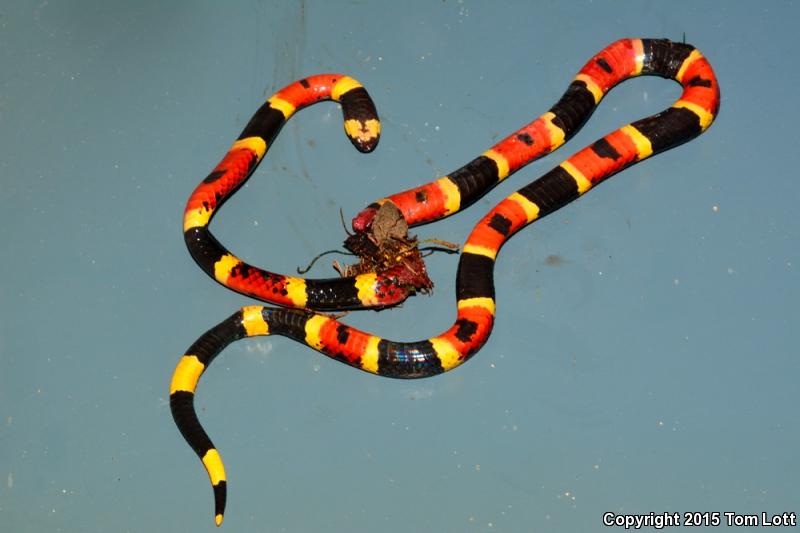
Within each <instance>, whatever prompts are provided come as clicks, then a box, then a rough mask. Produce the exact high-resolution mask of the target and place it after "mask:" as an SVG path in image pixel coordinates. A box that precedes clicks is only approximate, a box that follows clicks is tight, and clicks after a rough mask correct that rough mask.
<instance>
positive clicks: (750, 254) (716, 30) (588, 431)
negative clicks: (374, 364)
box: [0, 0, 800, 532]
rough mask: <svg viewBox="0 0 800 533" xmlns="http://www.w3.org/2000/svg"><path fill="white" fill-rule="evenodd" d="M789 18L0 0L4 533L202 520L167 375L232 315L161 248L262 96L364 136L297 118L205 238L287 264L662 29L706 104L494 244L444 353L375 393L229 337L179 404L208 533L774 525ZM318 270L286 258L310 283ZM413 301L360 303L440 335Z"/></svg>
mask: <svg viewBox="0 0 800 533" xmlns="http://www.w3.org/2000/svg"><path fill="white" fill-rule="evenodd" d="M799 11H800V9H798V4H797V3H796V2H770V3H768V2H764V3H755V2H747V3H745V2H695V1H672V2H638V1H636V2H599V1H594V2H592V1H576V2H557V1H541V2H509V3H505V4H501V3H493V2H477V1H470V0H464V1H450V0H448V1H443V2H421V1H418V2H367V1H364V2H346V3H345V2H338V3H337V2H323V1H311V2H305V3H298V4H294V3H288V2H256V1H250V2H191V3H190V2H183V3H181V2H157V1H140V2H121V1H112V2H100V1H89V0H85V1H76V2H55V1H51V2H48V1H47V0H45V1H43V2H41V1H38V0H37V1H33V2H25V1H21V2H8V3H6V4H5V5H4V6H3V7H2V8H0V67H1V68H2V74H0V80H1V81H0V184H1V185H2V186H1V187H0V205H2V209H0V243H1V244H2V250H3V252H2V259H3V260H2V261H0V280H2V281H0V298H2V306H0V523H2V526H0V529H2V531H9V532H110V531H120V532H127V531H132V532H139V531H142V532H182V531H213V530H214V526H213V520H212V501H211V490H210V488H209V486H208V481H207V478H206V474H205V472H204V471H203V470H202V468H201V465H200V463H199V461H198V460H197V458H196V457H195V456H194V454H193V453H192V452H191V450H190V449H189V448H188V446H186V444H185V443H184V441H183V440H182V438H181V437H180V435H179V434H178V432H177V431H176V429H175V427H174V425H173V422H172V419H171V416H170V413H169V407H168V383H169V379H170V376H171V373H172V370H173V368H174V365H175V363H176V362H177V360H178V358H179V357H180V355H181V354H182V353H183V351H184V350H185V349H186V348H187V347H188V346H189V345H190V344H191V343H192V342H193V341H194V340H195V339H196V338H197V337H198V336H199V335H200V334H201V333H202V332H203V331H205V330H206V329H207V328H209V327H210V326H212V325H214V324H216V323H217V322H218V321H220V320H222V319H223V318H224V317H226V316H228V315H229V314H230V313H232V312H233V311H234V310H235V309H237V308H238V307H239V306H242V305H246V304H251V303H253V301H252V300H248V299H247V298H245V297H243V296H240V295H237V294H235V293H233V292H231V291H229V290H226V289H224V288H223V287H221V286H219V285H217V284H216V283H214V282H213V281H211V280H210V279H209V278H207V277H206V275H205V274H203V273H202V272H201V271H200V270H199V269H198V268H197V266H196V265H195V264H194V263H193V261H192V260H191V258H190V257H189V254H188V253H187V251H186V249H185V246H184V244H183V240H182V236H181V216H182V211H183V206H184V202H185V201H186V198H187V197H188V195H189V193H190V192H191V191H192V189H193V188H194V186H195V185H196V184H197V183H198V182H199V180H200V179H202V178H203V177H205V176H206V174H207V173H208V172H209V171H210V170H211V168H213V166H214V165H215V164H216V163H217V161H218V160H219V159H220V158H221V157H222V156H223V154H224V153H225V151H226V150H227V149H228V147H229V145H230V143H231V142H232V141H233V140H234V139H235V137H236V136H237V135H238V133H239V131H240V130H241V128H242V127H243V126H244V124H245V123H246V122H247V120H248V118H249V117H250V115H251V114H252V113H253V112H254V111H255V110H256V109H257V108H258V106H259V105H260V104H261V103H262V102H263V101H264V100H265V98H267V97H268V96H269V95H270V94H272V93H273V92H274V91H275V90H277V89H279V88H280V87H282V86H284V85H286V84H287V83H289V82H291V81H293V80H295V79H297V78H300V77H302V76H304V75H308V74H312V73H316V72H329V71H334V72H335V71H340V72H345V73H348V74H350V75H352V76H354V77H356V78H357V79H359V80H360V81H361V82H362V83H364V84H365V85H366V86H367V88H368V89H369V91H370V92H371V94H372V96H373V97H374V99H375V101H376V103H377V105H378V108H379V111H380V113H381V117H382V120H383V137H382V143H381V146H380V147H379V148H378V150H377V151H376V152H375V153H373V154H371V155H367V156H365V155H361V154H358V153H357V152H355V150H353V149H352V148H351V146H350V145H349V143H348V141H347V139H346V138H345V137H344V135H343V134H342V133H341V118H340V114H339V111H338V110H337V106H336V105H334V104H321V105H318V106H314V107H313V108H311V109H309V110H306V111H303V112H302V113H300V114H299V115H298V116H296V117H295V118H293V119H292V121H291V122H290V123H289V124H288V126H287V127H286V128H284V130H283V132H282V134H281V135H280V136H279V138H278V139H277V141H276V142H275V143H274V145H273V147H272V149H271V150H270V152H269V154H268V155H267V157H266V160H265V161H264V163H263V164H262V165H261V167H260V168H259V170H258V172H257V173H256V174H255V175H254V177H253V178H252V179H251V181H250V182H249V183H248V185H247V186H246V187H245V188H243V189H242V190H241V191H240V192H239V193H238V194H237V195H236V196H235V197H234V198H233V199H232V200H231V201H230V202H229V203H228V204H227V205H226V206H225V208H224V209H223V210H222V211H221V212H220V214H219V216H218V217H217V218H216V219H215V221H214V224H213V228H214V231H215V233H216V234H217V235H218V236H219V238H220V240H221V241H222V242H223V243H225V244H226V245H227V246H228V247H229V248H230V249H231V250H233V251H235V252H236V253H237V254H239V255H241V256H243V257H245V258H246V259H248V260H249V261H251V262H253V263H254V264H258V265H264V266H268V267H270V268H271V269H273V270H276V271H279V272H293V271H294V268H295V267H296V266H297V265H303V264H306V263H307V262H308V261H309V259H310V258H311V257H313V256H314V255H316V254H317V253H319V252H320V251H323V250H327V249H329V248H333V247H336V246H338V245H339V243H340V242H341V240H342V238H343V237H344V231H343V229H342V227H341V225H340V222H339V209H340V208H341V209H343V211H344V213H345V216H346V217H347V218H349V217H351V216H352V215H353V214H355V213H356V212H358V211H359V210H360V209H361V208H362V207H363V206H365V205H366V204H367V203H369V202H371V201H373V200H375V199H378V198H380V197H383V196H385V195H387V194H391V193H393V192H397V191H400V190H403V189H406V188H409V187H411V186H414V185H417V184H420V183H423V182H427V181H429V180H431V179H433V178H435V177H437V176H440V175H444V174H446V173H448V172H450V171H452V170H454V169H456V168H458V167H459V166H461V165H462V164H464V163H466V162H467V161H469V160H470V159H472V158H473V157H474V156H475V155H477V154H479V153H480V152H482V151H483V150H485V149H486V148H488V147H489V146H491V145H492V144H494V143H495V142H497V141H498V140H500V139H501V138H502V137H504V136H505V135H507V134H509V133H511V132H512V131H514V130H515V129H516V128H518V127H520V126H521V125H523V124H525V123H527V122H528V121H530V120H532V119H533V118H535V117H536V116H538V115H539V114H541V113H542V112H544V111H546V110H547V109H548V108H549V107H550V106H551V105H552V104H553V103H554V102H555V101H556V100H557V99H558V98H559V96H560V95H561V93H562V92H563V90H564V89H565V88H566V86H567V84H568V83H569V81H570V80H571V79H572V77H573V76H574V74H575V73H576V72H577V70H578V69H579V68H580V67H581V66H582V65H583V64H584V63H585V62H586V61H587V60H588V59H589V58H590V57H591V56H592V55H593V54H594V53H596V52H597V51H599V50H600V49H601V48H602V47H603V46H605V45H606V44H608V43H610V42H612V41H614V40H616V39H618V38H621V37H667V38H671V39H673V40H681V39H683V38H684V35H685V38H686V41H687V42H690V43H692V44H694V45H696V46H697V47H698V48H699V49H700V50H701V51H702V52H703V53H704V54H705V55H706V56H707V57H708V58H709V60H710V61H711V63H712V65H713V66H714V68H715V71H716V73H717V75H718V77H719V83H720V86H721V90H722V108H721V111H720V115H719V118H718V120H717V121H716V122H715V124H714V125H713V126H712V127H711V129H710V130H708V131H707V132H706V133H705V134H704V135H702V136H701V137H700V138H698V139H696V140H694V141H692V142H690V143H688V144H686V145H684V146H681V147H679V148H677V149H675V150H672V151H670V152H668V153H666V154H663V155H660V156H658V157H656V158H654V159H652V160H649V161H647V162H645V163H642V164H640V165H638V166H635V167H633V168H631V169H628V170H627V171H625V172H624V173H622V174H620V175H619V176H616V177H614V178H613V179H611V180H610V181H609V182H608V183H606V184H604V185H603V186H601V187H599V188H598V189H597V190H595V191H592V192H591V193H590V194H588V195H587V196H586V197H584V198H582V199H580V200H579V201H577V202H575V203H573V204H571V205H569V206H568V207H566V208H564V209H563V210H561V211H559V212H557V213H555V214H553V215H551V216H550V217H548V218H546V219H544V220H542V221H541V222H537V223H536V224H535V225H533V226H531V227H529V228H527V229H526V230H525V231H523V232H522V233H521V234H519V235H518V236H516V237H515V238H514V239H513V240H512V241H511V242H510V243H509V244H508V245H507V246H505V247H504V248H503V251H502V252H501V254H500V256H499V259H498V261H497V268H496V280H497V282H496V285H497V300H498V313H497V326H496V328H495V330H494V333H493V334H492V337H491V339H490V341H489V343H488V344H487V345H486V347H485V348H484V349H483V350H482V351H481V352H480V353H479V354H478V355H477V356H476V357H475V358H474V359H473V360H472V361H470V362H469V363H468V364H467V365H465V366H463V367H461V368H459V369H457V370H455V371H453V372H451V373H448V374H445V375H443V376H440V377H437V378H433V379H428V380H422V381H414V382H401V381H393V380H389V379H384V378H379V377H375V376H370V375H368V374H364V373H361V372H357V371H354V370H352V369H350V368H348V367H346V366H344V365H341V364H339V363H337V362H335V361H331V360H328V359H326V358H325V357H323V356H321V355H320V354H318V353H315V352H313V351H312V350H310V349H308V348H307V347H305V346H303V345H299V344H296V343H293V342H291V341H289V340H287V339H283V338H280V337H274V338H272V337H270V338H260V339H249V340H246V341H242V342H239V343H236V344H235V345H233V346H231V347H230V348H228V349H227V350H226V351H225V352H224V353H223V355H222V356H221V357H220V358H219V359H218V360H217V362H216V363H215V364H214V365H213V366H212V367H211V369H210V370H209V372H208V373H207V374H206V376H205V378H204V380H203V381H202V382H201V385H200V389H199V395H198V402H197V403H198V410H199V413H200V417H201V419H202V421H203V422H204V424H205V425H206V427H207V429H208V431H209V432H210V434H211V436H212V438H214V439H215V442H216V444H217V446H218V447H219V449H220V450H221V452H222V455H223V457H224V458H225V460H226V465H227V469H228V477H229V487H230V494H229V496H230V498H229V506H228V512H227V514H226V521H225V524H224V526H223V527H224V528H225V530H226V531H229V532H233V531H276V532H315V531H337V532H338V531H342V532H373V531H384V532H400V531H404V532H405V531H424V532H493V531H498V532H501V531H502V532H522V531H525V532H528V531H567V532H573V531H574V532H579V531H598V530H601V529H602V525H601V516H602V514H603V512H605V511H612V512H616V513H649V512H651V511H653V512H656V513H661V512H665V511H670V512H675V511H677V512H681V513H683V512H687V511H712V512H713V511H717V512H725V511H736V512H740V513H746V512H747V513H751V512H752V513H760V512H762V511H765V512H769V513H780V512H784V511H795V512H797V511H800V505H799V504H798V502H800V488H798V480H797V472H798V471H800V461H799V460H798V454H797V450H798V449H800V424H799V422H800V420H799V417H798V411H797V405H798V400H799V399H800V398H798V377H799V375H800V363H799V362H798V357H797V355H798V353H797V352H798V350H797V345H796V342H795V339H794V337H793V336H792V335H793V334H792V331H793V329H792V328H796V327H798V324H799V321H798V318H800V316H799V315H798V311H797V300H798V296H800V294H799V292H800V291H798V288H799V286H800V284H799V283H798V267H800V256H799V255H798V244H800V242H799V241H798V224H797V215H796V202H797V199H798V196H800V186H799V185H798V180H797V154H798V150H797V146H796V144H797V138H796V133H797V124H798V122H800V116H798V106H797V95H796V89H797V86H798V82H799V81H800V80H798V73H797V64H796V57H795V55H796V54H795V50H796V43H795V40H794V38H793V37H792V35H796V28H795V25H796V22H797V20H798V18H799V17H798V15H799V14H800V13H798V12H799ZM679 94H680V88H679V86H678V85H677V84H674V83H671V82H667V81H664V80H661V79H639V80H636V81H631V82H627V83H625V84H623V85H622V86H620V87H618V88H616V89H614V90H613V91H612V92H611V93H610V94H609V95H608V97H607V98H606V100H605V101H604V102H603V104H602V105H601V106H600V108H599V109H598V111H597V112H596V113H595V114H594V116H593V118H592V120H590V122H589V123H588V125H587V126H586V127H585V128H584V129H583V130H582V131H581V132H580V133H579V134H578V135H577V136H576V138H575V139H573V140H572V141H571V142H570V143H569V144H568V145H567V147H565V148H563V149H562V150H560V151H559V152H558V153H557V154H555V155H553V156H550V157H548V158H546V159H544V160H541V161H539V162H536V163H533V164H531V165H530V166H528V167H526V168H525V169H523V170H522V171H520V172H519V173H518V174H516V175H514V176H513V177H512V178H510V179H509V180H508V181H506V182H505V183H503V184H502V185H501V186H499V187H498V188H497V189H495V190H494V191H492V192H491V193H490V194H489V195H487V196H486V197H485V198H484V199H483V200H481V201H480V202H478V204H477V205H475V206H473V207H472V208H471V209H468V210H466V211H465V212H463V213H460V214H458V215H457V216H454V217H451V218H450V219H447V220H445V221H442V222H439V223H437V224H434V225H430V226H425V227H420V228H418V230H416V233H417V234H418V235H419V236H420V237H421V238H429V237H435V238H439V239H445V240H448V241H454V242H458V243H460V242H463V240H464V239H465V238H466V236H467V234H468V232H469V230H470V228H471V227H472V226H473V225H474V224H475V222H476V221H477V220H478V219H479V218H480V216H481V215H482V214H483V213H484V212H486V211H487V210H488V209H489V208H490V207H491V206H492V205H494V204H495V203H496V202H498V201H499V200H500V199H502V198H503V197H505V196H506V195H508V194H509V193H511V192H512V191H514V190H516V189H517V188H519V187H521V186H522V185H524V184H526V183H528V182H529V181H531V180H533V179H534V178H536V177H538V176H539V175H541V174H542V173H544V172H545V171H546V170H548V169H550V168H552V167H553V166H554V165H556V164H557V163H558V162H559V161H561V160H562V159H564V158H565V157H567V156H568V155H569V154H570V153H573V152H575V151H577V150H578V149H580V147H582V146H584V145H586V144H588V143H590V142H592V141H593V140H594V139H596V138H598V137H599V136H601V135H603V134H605V133H606V132H608V131H611V130H612V129H614V128H617V127H619V126H621V125H623V124H626V123H628V122H630V121H632V120H636V119H638V118H641V117H643V116H646V115H648V114H652V113H654V112H657V111H658V110H661V109H663V108H665V107H667V106H668V105H670V104H671V102H673V101H674V100H675V99H676V98H677V96H678V95H679ZM327 259H328V258H326V259H325V260H323V261H322V262H321V263H320V265H319V266H318V267H317V268H315V270H314V271H312V273H311V275H313V276H314V277H325V276H328V275H331V273H332V271H331V270H330V269H329V268H328V265H329V261H328V260H327ZM456 263H457V259H456V257H454V256H448V255H444V254H439V255H434V256H432V257H430V258H429V260H428V264H429V268H430V272H431V275H432V277H433V279H434V281H435V282H436V284H437V288H436V291H435V293H434V295H433V296H432V297H416V298H413V299H412V300H410V301H409V302H408V303H407V304H406V305H404V306H403V307H402V308H400V309H396V310H391V311H386V312H381V313H373V312H361V313H352V314H350V315H348V316H347V317H346V318H345V321H346V322H347V323H349V324H353V325H356V326H359V327H363V328H366V329H368V330H370V331H374V332H375V333H377V334H379V335H382V336H386V337H389V338H393V339H397V340H416V339H419V338H425V337H428V336H431V335H434V334H437V333H439V332H440V331H443V330H444V329H446V328H447V327H449V325H450V324H451V322H452V319H453V316H454V294H453V288H452V287H453V283H454V282H453V280H454V275H455V268H456Z"/></svg>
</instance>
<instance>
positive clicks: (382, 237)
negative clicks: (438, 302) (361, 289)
mask: <svg viewBox="0 0 800 533" xmlns="http://www.w3.org/2000/svg"><path fill="white" fill-rule="evenodd" d="M344 246H345V248H347V249H348V250H350V251H351V252H353V253H354V254H356V255H357V256H358V257H359V258H360V261H359V262H358V263H357V264H355V265H341V264H339V263H338V262H337V261H334V262H333V267H334V268H335V269H336V270H337V271H338V272H339V274H340V275H341V276H343V277H349V276H357V275H359V274H365V273H368V272H384V271H387V270H392V269H394V270H395V272H400V274H399V275H398V278H400V279H402V280H403V281H404V282H407V283H408V285H409V286H410V287H413V288H414V289H415V291H419V292H430V291H431V289H433V281H431V279H430V278H429V277H428V272H427V270H426V269H425V262H424V261H423V259H422V253H421V252H420V249H419V241H418V240H417V238H416V237H412V236H409V235H408V223H407V222H406V220H405V218H403V213H402V212H401V211H400V210H399V209H398V208H397V206H395V205H394V204H393V203H391V202H385V203H384V204H383V205H381V206H380V208H378V211H377V213H376V214H375V218H374V219H373V220H372V223H371V224H370V226H369V227H368V228H367V229H366V230H365V231H361V232H357V233H354V234H353V235H350V236H349V237H348V238H347V240H345V242H344Z"/></svg>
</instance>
